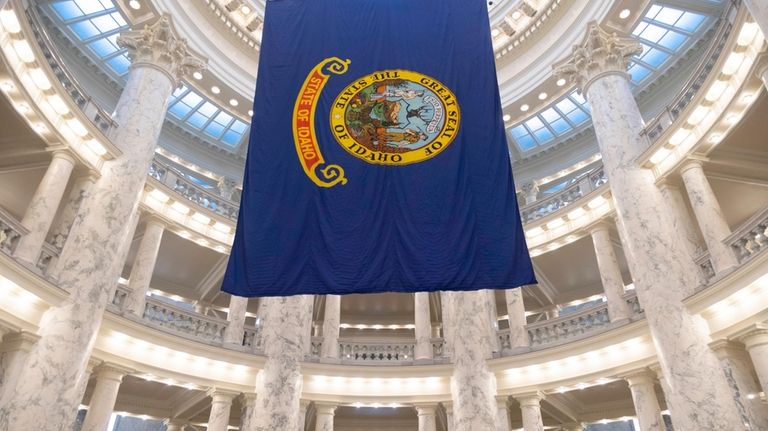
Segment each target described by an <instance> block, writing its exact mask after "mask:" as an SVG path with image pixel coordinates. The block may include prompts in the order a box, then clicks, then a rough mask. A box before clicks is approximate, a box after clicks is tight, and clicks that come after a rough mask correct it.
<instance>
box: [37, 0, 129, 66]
mask: <svg viewBox="0 0 768 431" xmlns="http://www.w3.org/2000/svg"><path fill="white" fill-rule="evenodd" d="M50 8H51V10H53V12H54V13H55V14H56V16H57V17H58V18H59V19H60V20H61V22H62V23H63V24H64V27H66V29H67V30H68V31H69V33H70V34H71V35H72V36H74V38H75V39H76V40H77V41H79V42H81V43H82V45H84V46H86V47H87V48H88V49H87V51H90V53H91V54H92V55H93V57H94V58H95V60H97V61H100V62H103V63H105V64H106V65H107V66H108V67H107V69H108V70H109V72H111V73H112V74H113V75H114V76H115V77H116V78H125V75H126V74H127V73H128V68H129V66H130V64H131V63H130V61H129V60H128V56H127V55H126V50H125V49H121V48H120V47H118V46H117V36H118V34H120V32H122V31H123V30H125V29H127V28H128V23H127V22H126V21H125V18H123V15H122V14H121V13H120V11H119V10H118V8H117V7H116V6H115V4H114V3H113V2H112V0H64V1H55V2H53V3H51V4H50Z"/></svg>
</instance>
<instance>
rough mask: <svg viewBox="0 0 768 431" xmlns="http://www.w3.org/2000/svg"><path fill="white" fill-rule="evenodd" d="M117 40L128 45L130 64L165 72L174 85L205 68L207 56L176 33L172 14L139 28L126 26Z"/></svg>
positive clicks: (124, 45)
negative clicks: (132, 28)
mask: <svg viewBox="0 0 768 431" xmlns="http://www.w3.org/2000/svg"><path fill="white" fill-rule="evenodd" d="M117 44H118V46H120V47H121V48H127V49H128V57H129V58H130V59H131V61H132V63H133V66H134V67H135V66H138V65H143V66H149V67H154V68H156V69H159V70H160V71H162V72H164V73H165V74H167V75H168V76H169V77H170V78H171V80H172V81H173V84H174V86H175V85H178V83H179V80H181V79H182V78H184V77H186V76H189V75H191V74H193V73H194V72H199V71H202V70H203V69H205V64H206V63H207V60H206V59H205V58H204V57H203V56H201V55H199V54H197V53H195V52H193V51H192V50H191V49H190V48H189V47H188V46H187V40H186V39H183V38H181V37H180V36H179V33H178V31H176V28H175V27H174V26H173V22H172V21H171V17H170V16H169V15H163V16H162V17H160V18H159V19H158V20H157V21H155V22H154V23H152V24H148V25H146V26H144V28H142V29H140V30H128V31H125V32H123V33H122V34H120V36H118V38H117Z"/></svg>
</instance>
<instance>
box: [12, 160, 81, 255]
mask: <svg viewBox="0 0 768 431" xmlns="http://www.w3.org/2000/svg"><path fill="white" fill-rule="evenodd" d="M74 168H75V159H74V157H72V155H71V154H69V153H67V152H65V151H56V152H54V153H53V159H52V160H51V164H50V165H48V169H47V170H46V171H45V175H43V179H42V180H41V181H40V184H39V185H38V186H37V190H35V194H34V195H32V200H31V201H30V202H29V206H28V207H27V212H26V213H25V214H24V218H22V220H21V224H22V225H24V227H25V228H27V229H28V230H29V233H28V234H26V235H24V236H22V237H21V239H20V240H19V243H18V244H17V245H16V250H15V251H14V255H15V256H16V257H17V258H18V259H20V260H23V261H25V262H27V263H31V264H33V265H35V264H37V259H38V258H39V257H40V251H41V250H42V249H43V243H45V238H46V237H47V236H48V230H49V229H50V228H51V224H52V223H53V219H54V217H56V212H57V211H58V209H59V204H61V198H62V197H63V196H64V190H65V189H66V188H67V183H68V182H69V177H70V175H71V174H72V170H73V169H74Z"/></svg>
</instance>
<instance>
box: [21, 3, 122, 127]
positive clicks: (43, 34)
mask: <svg viewBox="0 0 768 431" xmlns="http://www.w3.org/2000/svg"><path fill="white" fill-rule="evenodd" d="M26 15H27V20H28V21H29V23H30V26H31V28H32V32H33V33H34V35H35V40H36V41H37V44H38V46H39V47H40V50H41V51H42V52H43V56H44V57H45V61H46V62H47V63H48V66H49V67H50V68H51V70H52V71H53V74H54V75H56V78H57V79H58V81H59V82H60V83H61V85H62V87H64V90H65V91H66V92H67V94H68V95H69V97H70V98H71V99H72V101H73V102H75V105H77V107H78V108H79V109H80V111H81V112H82V113H83V114H84V115H85V116H86V117H87V118H88V120H90V121H91V123H93V125H94V126H96V128H98V129H99V130H100V131H101V132H102V133H103V134H104V135H105V136H108V137H109V136H113V134H112V132H113V131H114V129H116V128H117V123H115V121H114V120H113V119H112V115H110V114H109V113H108V112H107V111H105V110H104V109H102V108H101V107H100V106H99V105H97V104H96V103H94V102H93V100H92V99H91V97H90V96H89V95H88V93H87V92H86V91H85V90H84V88H83V86H82V85H81V84H80V83H79V82H78V81H77V78H75V76H74V75H73V74H72V73H71V72H70V71H69V69H68V68H67V67H66V64H65V63H64V62H63V61H62V59H61V57H59V54H58V53H57V51H56V48H55V45H54V43H53V41H52V40H51V37H50V35H49V34H48V32H47V30H46V27H45V25H43V23H42V18H41V16H40V13H39V11H38V9H37V7H36V6H31V7H29V8H27V13H26Z"/></svg>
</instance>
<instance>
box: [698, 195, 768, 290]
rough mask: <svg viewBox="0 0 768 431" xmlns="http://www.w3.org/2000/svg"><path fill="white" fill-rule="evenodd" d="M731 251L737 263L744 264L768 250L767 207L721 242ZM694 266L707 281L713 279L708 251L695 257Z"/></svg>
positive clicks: (713, 273) (713, 272) (713, 274)
mask: <svg viewBox="0 0 768 431" xmlns="http://www.w3.org/2000/svg"><path fill="white" fill-rule="evenodd" d="M723 242H724V243H725V244H727V245H728V246H730V247H731V249H733V252H734V253H735V254H736V257H737V258H738V259H739V263H742V264H743V263H746V262H748V261H750V260H752V259H753V258H754V257H755V256H757V255H758V254H760V253H762V252H764V251H765V250H766V249H768V206H766V207H765V208H763V209H762V210H760V211H758V212H756V213H755V214H754V215H753V216H752V217H750V218H749V219H748V220H747V221H745V222H744V223H743V224H742V225H741V226H739V227H738V228H737V229H736V230H734V231H733V233H731V235H729V236H728V237H727V238H725V239H724V240H723ZM696 264H697V265H698V266H699V267H700V268H701V270H702V271H703V272H704V275H706V277H707V279H712V278H714V277H715V270H714V267H713V266H712V261H711V259H710V258H709V252H708V251H706V250H705V251H702V252H701V253H700V254H699V255H698V256H697V257H696Z"/></svg>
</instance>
